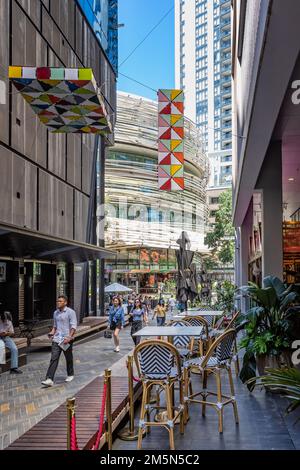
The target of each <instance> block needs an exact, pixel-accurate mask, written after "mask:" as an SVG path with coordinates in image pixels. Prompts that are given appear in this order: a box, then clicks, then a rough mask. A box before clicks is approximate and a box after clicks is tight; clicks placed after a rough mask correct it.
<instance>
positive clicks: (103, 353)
mask: <svg viewBox="0 0 300 470" xmlns="http://www.w3.org/2000/svg"><path fill="white" fill-rule="evenodd" d="M132 348H133V342H132V339H131V337H130V328H125V329H124V330H122V331H121V333H120V349H121V351H120V353H115V352H114V351H113V349H114V346H113V340H112V339H106V338H104V337H103V336H101V337H100V336H99V337H97V338H96V339H91V340H86V341H85V342H81V343H80V342H79V343H75V344H74V366H75V378H74V380H73V382H71V383H65V381H64V380H65V378H66V367H65V359H64V357H63V355H62V356H61V359H60V363H59V366H58V369H57V372H56V376H55V385H54V386H53V387H50V388H44V387H43V386H42V385H41V380H43V379H44V378H45V373H46V370H47V368H48V365H49V360H50V349H48V350H43V351H37V352H32V353H30V354H28V363H27V365H26V366H24V367H22V371H23V374H22V375H18V376H15V375H10V374H9V372H5V373H4V374H2V375H0V397H1V399H0V449H4V448H5V447H7V446H8V445H9V444H11V443H12V442H13V441H14V440H16V439H17V438H18V437H19V436H21V435H22V434H23V433H24V432H26V431H27V430H28V429H30V428H31V427H32V426H34V425H35V424H36V423H37V422H38V421H40V420H41V419H42V418H44V417H45V416H47V415H48V414H49V413H51V412H52V411H53V410H54V409H55V408H56V407H58V406H59V405H60V404H62V403H63V402H64V401H65V400H66V399H67V398H69V397H71V396H73V395H74V394H75V393H76V392H78V391H79V390H80V389H81V388H83V387H84V386H85V385H87V384H88V383H89V382H91V381H92V380H93V379H94V378H95V377H97V376H98V375H100V374H101V373H102V372H103V371H104V370H105V369H106V368H109V367H111V366H112V365H113V364H114V363H116V362H117V361H118V360H119V359H120V358H121V357H122V356H124V355H127V354H128V353H129V352H130V351H131V350H132Z"/></svg>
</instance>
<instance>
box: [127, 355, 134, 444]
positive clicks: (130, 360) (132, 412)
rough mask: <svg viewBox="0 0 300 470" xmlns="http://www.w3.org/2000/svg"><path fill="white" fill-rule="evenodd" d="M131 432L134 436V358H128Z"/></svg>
mask: <svg viewBox="0 0 300 470" xmlns="http://www.w3.org/2000/svg"><path fill="white" fill-rule="evenodd" d="M128 392H129V395H128V397H129V432H130V434H132V435H134V399H133V357H132V356H128Z"/></svg>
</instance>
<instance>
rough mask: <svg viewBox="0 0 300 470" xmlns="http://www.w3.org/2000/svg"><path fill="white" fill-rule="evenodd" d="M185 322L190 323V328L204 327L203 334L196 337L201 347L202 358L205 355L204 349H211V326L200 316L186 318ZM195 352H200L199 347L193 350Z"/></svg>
mask: <svg viewBox="0 0 300 470" xmlns="http://www.w3.org/2000/svg"><path fill="white" fill-rule="evenodd" d="M184 321H185V322H186V323H188V324H189V325H190V326H202V327H203V333H202V334H201V335H200V336H195V337H194V341H195V342H196V344H198V346H199V354H200V356H203V355H204V349H205V348H208V347H209V344H210V337H209V324H208V322H207V321H206V319H205V318H204V317H201V316H200V315H199V316H197V317H194V316H187V317H184ZM193 352H195V353H196V352H198V349H197V347H195V348H194V349H193Z"/></svg>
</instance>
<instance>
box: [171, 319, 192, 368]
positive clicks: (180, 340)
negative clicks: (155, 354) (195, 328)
mask: <svg viewBox="0 0 300 470" xmlns="http://www.w3.org/2000/svg"><path fill="white" fill-rule="evenodd" d="M170 326H173V327H176V326H190V325H189V323H188V322H186V321H185V320H174V321H171V322H170ZM173 345H174V346H175V347H176V348H177V350H178V352H179V354H180V356H181V358H182V359H188V358H189V357H190V356H191V355H192V354H193V345H194V338H193V337H192V338H191V337H190V336H174V338H173Z"/></svg>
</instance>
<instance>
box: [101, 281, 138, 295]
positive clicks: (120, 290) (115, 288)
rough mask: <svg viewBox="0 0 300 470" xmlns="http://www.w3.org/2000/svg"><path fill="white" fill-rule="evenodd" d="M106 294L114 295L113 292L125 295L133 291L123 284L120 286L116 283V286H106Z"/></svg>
mask: <svg viewBox="0 0 300 470" xmlns="http://www.w3.org/2000/svg"><path fill="white" fill-rule="evenodd" d="M104 292H105V293H106V294H112V293H113V292H117V293H120V294H121V293H125V292H132V289H130V288H129V287H126V286H122V284H118V283H117V282H115V283H114V284H110V285H109V286H106V287H105V289H104Z"/></svg>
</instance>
